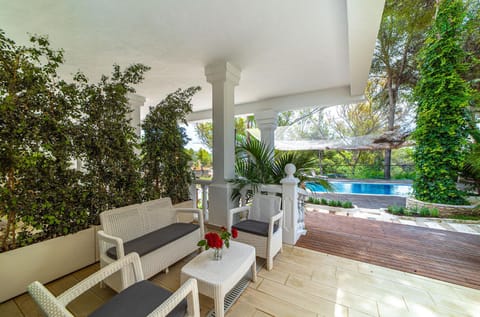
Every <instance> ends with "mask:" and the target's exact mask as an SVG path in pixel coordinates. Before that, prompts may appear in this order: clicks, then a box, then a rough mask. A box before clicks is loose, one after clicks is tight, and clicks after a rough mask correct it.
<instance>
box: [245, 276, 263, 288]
mask: <svg viewBox="0 0 480 317" xmlns="http://www.w3.org/2000/svg"><path fill="white" fill-rule="evenodd" d="M262 281H263V278H262V277H260V276H258V275H257V281H256V282H255V283H254V282H252V281H250V283H248V287H250V288H253V289H256V288H257V287H258V285H260V283H262Z"/></svg>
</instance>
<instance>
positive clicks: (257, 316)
mask: <svg viewBox="0 0 480 317" xmlns="http://www.w3.org/2000/svg"><path fill="white" fill-rule="evenodd" d="M253 317H273V315H270V314H267V313H265V312H263V311H260V310H257V311H255V314H253Z"/></svg>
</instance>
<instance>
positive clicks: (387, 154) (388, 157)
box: [383, 149, 392, 179]
mask: <svg viewBox="0 0 480 317" xmlns="http://www.w3.org/2000/svg"><path fill="white" fill-rule="evenodd" d="M391 164H392V149H385V159H384V170H383V176H384V178H385V179H390V177H391V174H390V171H391Z"/></svg>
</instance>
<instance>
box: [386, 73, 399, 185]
mask: <svg viewBox="0 0 480 317" xmlns="http://www.w3.org/2000/svg"><path fill="white" fill-rule="evenodd" d="M387 84H388V130H389V131H393V130H394V128H395V111H396V106H397V87H394V86H393V85H394V84H393V82H392V76H389V78H388V83H387ZM391 165H392V149H386V150H385V159H384V170H383V177H384V178H385V179H390V177H391V174H390V172H391V168H390V167H391Z"/></svg>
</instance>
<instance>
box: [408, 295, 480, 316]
mask: <svg viewBox="0 0 480 317" xmlns="http://www.w3.org/2000/svg"><path fill="white" fill-rule="evenodd" d="M446 294H449V293H446ZM433 301H434V302H435V304H436V305H435V306H436V308H437V309H438V310H440V311H451V312H457V313H462V314H465V315H466V316H480V301H472V300H470V299H468V298H464V299H463V300H458V299H456V298H454V297H450V296H445V295H435V296H433ZM408 305H409V303H408V301H407V306H408Z"/></svg>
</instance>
